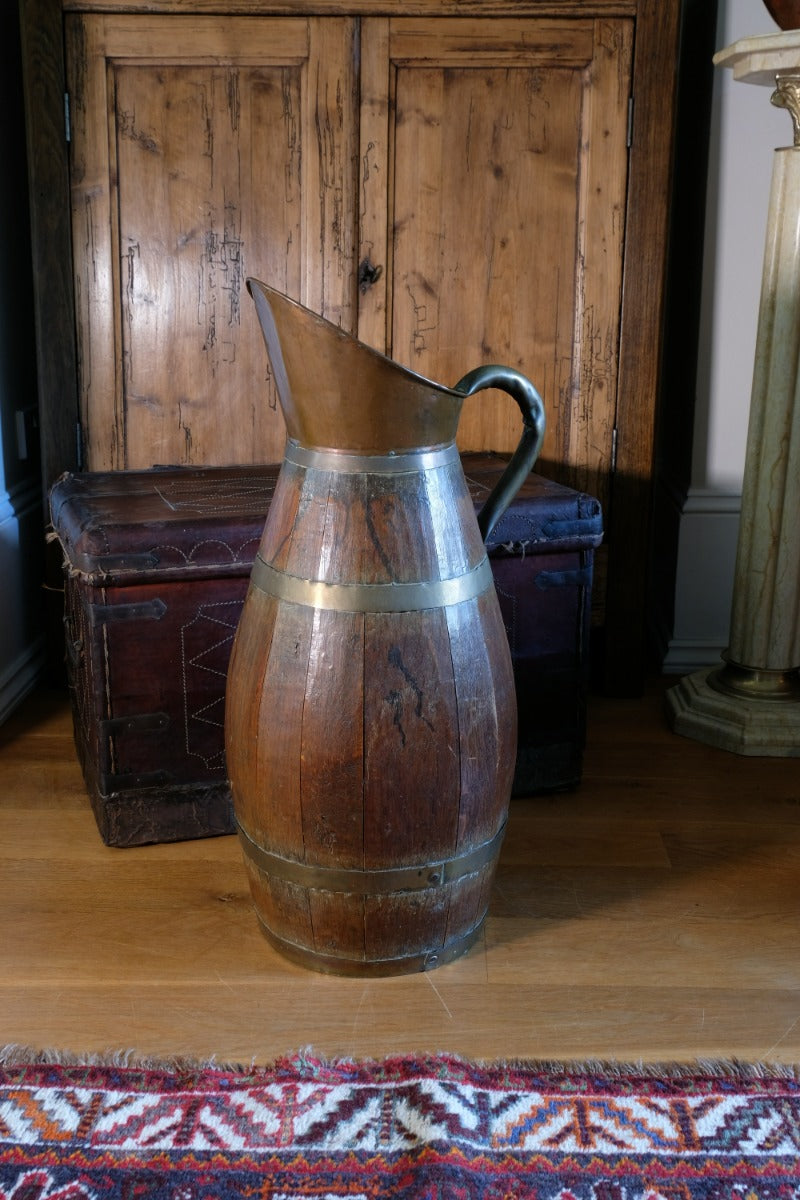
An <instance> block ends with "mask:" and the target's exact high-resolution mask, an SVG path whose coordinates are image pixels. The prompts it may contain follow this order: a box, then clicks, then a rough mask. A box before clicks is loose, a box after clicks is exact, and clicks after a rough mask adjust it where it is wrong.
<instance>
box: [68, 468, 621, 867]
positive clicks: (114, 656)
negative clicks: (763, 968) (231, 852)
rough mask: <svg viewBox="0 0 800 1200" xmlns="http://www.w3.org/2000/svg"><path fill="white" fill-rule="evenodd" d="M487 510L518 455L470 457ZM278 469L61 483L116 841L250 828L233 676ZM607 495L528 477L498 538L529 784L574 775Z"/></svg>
mask: <svg viewBox="0 0 800 1200" xmlns="http://www.w3.org/2000/svg"><path fill="white" fill-rule="evenodd" d="M462 461H463V463H464V469H465V473H466V476H467V480H468V483H469V486H470V491H471V493H472V495H473V498H474V501H475V505H476V508H479V507H480V505H481V504H482V502H483V500H484V499H485V498H486V496H487V495H488V493H489V491H490V489H491V487H492V486H493V484H494V483H495V482H496V480H497V478H498V477H499V475H500V473H501V471H502V469H503V467H504V466H505V459H504V458H502V457H501V456H499V455H492V454H465V455H463V456H462ZM277 472H278V467H277V466H265V467H205V468H196V467H167V468H153V469H152V470H149V471H122V472H92V473H82V474H71V473H68V474H66V475H64V476H62V477H61V478H60V479H59V480H58V481H57V482H56V483H55V484H54V485H53V488H52V489H51V493H50V512H51V520H52V525H53V528H54V530H55V533H56V535H57V537H58V539H59V541H60V543H61V547H62V551H63V555H64V573H65V617H64V620H65V642H66V661H67V670H68V679H69V686H70V692H71V702H72V714H73V725H74V732H75V744H76V747H77V751H78V756H79V758H80V762H81V766H82V769H83V774H84V778H85V781H86V786H87V790H88V793H89V796H90V799H91V803H92V807H93V810H94V814H95V818H96V820H97V825H98V829H99V831H100V834H101V836H102V838H103V840H104V841H105V842H106V843H107V844H108V845H111V846H135V845H142V844H145V843H148V842H164V841H177V840H182V839H186V838H197V837H207V836H212V835H216V834H226V833H231V832H233V830H234V824H233V813H232V806H231V800H230V792H229V789H228V784H227V776H226V769H225V754H224V705H225V681H226V672H227V666H228V659H229V656H230V651H231V645H232V642H233V636H234V633H235V630H236V625H237V622H238V618H239V613H240V611H241V607H242V604H243V602H244V596H245V592H246V590H247V586H248V580H249V575H250V569H251V566H252V563H253V559H254V557H255V553H256V550H257V549H258V544H259V541H260V538H261V532H262V529H263V526H264V521H265V518H266V513H267V510H268V506H269V502H270V499H271V496H272V492H273V489H274V485H275V479H276V478H277ZM601 539H602V516H601V512H600V505H599V503H598V501H597V500H595V499H593V498H592V497H590V496H586V495H584V494H582V493H579V492H575V491H573V490H571V489H569V488H566V487H563V486H561V485H559V484H555V483H552V482H550V481H548V480H546V479H544V478H542V477H541V476H538V475H531V476H530V477H529V478H528V480H526V482H525V484H524V485H523V487H522V489H521V491H520V493H519V494H518V496H517V498H516V499H515V501H514V503H513V504H512V505H511V507H510V508H509V509H508V511H507V512H506V514H505V515H504V516H503V518H502V519H501V520H500V522H499V523H498V525H497V526H496V528H495V530H494V532H493V533H492V535H491V538H490V540H489V543H488V549H489V555H490V560H491V564H492V570H493V573H494V578H495V584H496V587H497V591H498V596H499V599H500V606H501V610H502V612H503V616H504V620H505V624H506V629H507V631H508V636H509V644H510V647H511V653H512V661H513V664H514V677H515V684H516V690H517V703H518V708H519V749H518V757H517V764H516V773H515V781H514V792H515V794H517V795H521V794H531V793H536V792H542V791H552V790H559V789H564V788H569V787H573V786H575V784H577V783H578V782H579V780H580V775H581V764H582V756H583V747H584V742H585V733H586V725H585V722H586V715H585V701H586V689H587V672H588V635H589V610H590V597H591V587H592V571H593V552H594V549H595V547H596V546H597V545H598V544H599V543H600V541H601Z"/></svg>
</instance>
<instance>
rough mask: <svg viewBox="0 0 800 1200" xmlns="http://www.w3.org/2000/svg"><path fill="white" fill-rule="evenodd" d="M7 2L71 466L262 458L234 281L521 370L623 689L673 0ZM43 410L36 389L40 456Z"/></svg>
mask: <svg viewBox="0 0 800 1200" xmlns="http://www.w3.org/2000/svg"><path fill="white" fill-rule="evenodd" d="M23 7H25V6H23ZM27 7H28V10H29V11H28V16H27V20H26V22H25V25H26V31H25V38H24V42H25V46H24V49H25V53H26V56H27V58H28V59H29V61H30V62H33V61H34V60H35V58H36V56H37V53H41V52H42V46H43V45H44V39H45V37H46V29H47V28H48V25H47V21H49V28H50V29H51V31H53V30H54V29H55V25H56V20H58V21H59V22H61V24H62V26H63V33H64V46H65V55H64V70H65V90H66V92H67V93H68V95H69V105H70V120H71V141H70V144H69V166H68V178H69V201H68V206H67V207H68V215H67V216H66V221H65V215H64V213H63V202H64V201H65V200H66V196H65V195H64V190H63V177H62V178H61V181H60V184H59V186H60V187H61V188H62V192H61V202H62V212H61V214H60V218H59V219H60V221H61V228H62V229H64V228H67V229H68V230H69V231H70V233H71V252H70V254H69V260H70V269H71V274H72V277H73V281H74V290H73V294H72V296H71V297H70V298H69V304H71V305H72V307H73V312H74V324H75V331H76V337H75V343H74V345H75V350H74V357H73V359H72V360H71V359H70V350H69V347H68V346H66V345H64V346H63V347H62V351H61V353H62V357H63V361H64V364H65V368H66V369H67V370H70V371H71V374H72V376H73V378H74V384H73V385H72V394H74V397H75V399H74V404H75V406H76V408H77V410H78V413H79V418H80V425H81V439H82V448H83V465H84V466H86V467H88V468H92V469H98V468H106V467H113V468H124V467H141V466H148V465H150V464H153V463H167V462H169V463H203V462H204V463H222V462H231V461H240V462H247V461H254V460H255V461H268V460H274V459H278V458H280V457H281V454H282V448H283V437H284V432H283V424H282V418H281V416H280V412H279V410H278V407H277V405H276V402H275V396H274V392H273V389H272V387H271V381H270V379H269V367H268V364H267V361H266V356H265V352H264V349H263V344H262V342H261V337H260V333H259V331H258V327H257V322H256V320H255V314H254V312H253V311H252V308H251V305H250V301H249V298H248V297H247V295H246V292H244V290H243V284H244V279H245V278H246V277H247V276H248V275H255V276H257V277H259V278H262V279H264V280H265V281H266V282H268V283H271V284H272V285H273V286H276V287H278V288H280V289H281V290H283V291H285V292H287V293H288V294H289V295H292V296H294V297H295V298H297V299H300V300H301V301H303V303H305V304H307V305H308V306H309V307H311V308H314V309H316V310H317V311H319V312H321V313H323V314H324V315H325V316H327V317H328V318H329V319H331V320H333V321H336V322H338V323H340V324H341V325H342V326H343V327H345V328H346V329H348V330H350V331H352V332H354V333H357V334H358V335H359V336H360V337H361V338H362V339H363V340H365V341H367V342H369V343H370V344H372V345H374V346H376V347H377V348H379V349H381V350H383V351H384V352H386V353H388V354H390V355H391V356H392V357H394V358H396V359H397V360H398V361H400V362H403V363H405V364H407V365H408V366H410V367H412V368H413V369H414V370H416V371H419V372H421V373H422V374H425V375H428V376H429V377H431V378H434V379H436V380H439V381H441V382H444V383H454V382H455V381H456V380H457V379H458V378H459V377H460V376H461V375H462V374H464V373H465V372H466V371H467V370H469V369H471V368H472V367H474V366H477V365H480V364H482V363H487V362H499V363H504V364H507V365H510V366H514V367H516V368H518V369H519V370H521V371H523V372H525V373H526V374H528V375H529V376H530V377H531V378H532V379H533V380H534V382H535V383H536V384H537V386H538V387H539V390H540V391H541V392H542V395H543V398H544V401H545V405H546V408H547V412H548V432H547V438H546V442H545V446H544V450H543V454H542V458H541V460H540V467H539V469H540V470H541V471H542V472H543V473H546V474H548V475H550V476H552V477H554V478H557V479H559V480H561V481H563V482H566V483H568V484H571V485H572V486H575V487H580V488H583V489H585V490H588V491H590V492H591V493H593V494H594V495H597V496H598V497H599V498H600V499H601V501H602V503H603V508H604V512H605V517H606V528H607V549H606V551H605V552H604V554H603V555H601V556H599V561H600V564H601V565H602V564H603V563H604V562H605V561H606V558H607V559H608V582H607V584H606V580H605V571H603V570H601V571H600V572H599V573H598V581H597V585H596V595H597V600H598V618H597V623H598V625H599V626H601V627H602V629H603V630H604V631H605V648H604V649H602V650H601V651H600V654H601V655H603V656H605V658H606V659H607V667H606V669H605V672H604V674H605V677H606V683H607V685H608V686H609V687H610V688H611V689H613V690H621V691H626V690H631V688H635V686H636V684H637V681H638V680H639V679H640V677H641V670H642V661H643V631H644V611H643V606H644V596H645V589H644V576H645V571H646V562H647V533H648V528H649V526H648V509H649V497H650V480H651V478H652V469H653V462H652V460H653V441H654V426H655V413H656V398H657V381H658V370H659V353H660V342H661V321H662V307H663V273H664V258H665V250H666V228H667V209H668V189H669V180H670V145H671V143H670V135H671V121H672V111H673V100H674V96H673V93H674V75H675V71H676V66H677V48H678V8H679V3H678V0H669V2H666V3H665V2H664V0H662V2H661V3H660V4H657V3H655V0H622V2H620V3H612V2H611V0H597V2H596V3H590V4H587V3H585V0H584V2H580V3H579V2H578V0H571V2H566V0H561V2H559V0H554V2H552V3H545V2H544V0H538V2H537V0H529V2H522V3H515V4H510V3H498V2H496V0H495V2H493V0H484V2H483V3H479V2H478V0H471V2H469V3H464V4H461V5H459V11H458V15H452V13H453V6H451V5H445V4H442V3H433V2H432V0H430V2H424V0H422V2H418V3H415V4H400V3H398V2H397V0H384V3H382V4H380V3H367V2H366V0H353V2H352V3H350V4H345V3H334V2H333V0H318V2H317V3H314V4H311V3H302V2H297V3H272V4H265V3H258V2H256V0H250V2H248V0H238V2H236V3H232V4H228V5H225V6H223V7H224V8H225V9H226V10H227V11H226V13H225V14H224V15H220V14H219V13H218V12H215V11H214V9H215V8H218V7H219V6H217V5H213V6H212V5H211V3H210V2H205V0H196V2H195V3H192V5H191V8H192V13H191V14H188V13H187V11H186V10H187V8H188V7H189V6H188V5H187V4H185V3H183V4H178V3H176V2H175V0H148V3H147V4H144V3H137V2H136V0H133V2H128V3H124V2H118V0H103V2H102V3H100V2H99V0H97V2H95V0H85V2H83V3H81V2H76V0H67V2H66V3H64V5H63V10H62V9H61V8H60V6H59V5H58V4H57V3H56V0H28V4H27ZM57 10H58V11H57ZM445 13H446V14H448V15H443V14H445ZM45 17H46V18H47V20H45ZM43 31H44V32H43ZM49 56H50V59H51V61H53V62H57V57H58V56H57V49H56V35H55V33H53V35H52V46H51V47H50V50H49ZM30 78H31V79H32V78H33V76H32V75H31V76H30ZM30 86H31V88H33V84H31V85H30ZM29 90H30V89H29ZM632 113H633V120H632V119H631V117H632ZM35 125H36V121H33V122H32V130H31V137H32V139H33V144H35V141H36V137H37V131H36V128H35ZM45 134H46V135H47V136H51V131H50V130H46V131H45V130H40V134H39V136H43V135H45ZM631 135H632V138H633V140H632V143H631ZM62 157H63V154H62ZM32 162H33V175H32V178H33V179H34V184H35V181H36V177H37V175H38V176H39V177H43V176H44V175H46V174H47V168H42V166H40V165H37V162H36V160H35V157H33V158H32ZM49 170H50V171H51V173H52V172H53V171H54V170H55V168H54V167H53V166H52V165H51V166H50V168H49ZM52 200H53V198H52V197H51V198H50V201H51V209H52V207H54V205H53V203H52ZM56 223H58V221H56ZM48 246H49V247H50V252H51V253H52V252H53V246H54V240H53V238H52V237H51V235H50V233H49V231H45V233H44V236H43V237H41V238H40V239H39V242H38V247H39V251H38V252H39V253H41V254H44V253H46V252H47V247H48ZM63 258H64V254H63V250H62V253H61V261H62V264H63ZM62 269H63V267H62ZM47 304H48V301H47V298H46V297H45V295H44V294H42V296H41V298H40V310H41V312H42V320H43V321H44V320H45V319H46V317H45V315H44V314H45V310H46V309H47ZM68 307H69V306H68V305H66V304H65V305H64V306H62V308H63V311H62V318H64V320H65V324H66V318H67V316H68ZM68 334H69V327H68V325H67V326H66V328H64V329H63V330H62V331H61V336H62V337H66V336H68ZM63 382H64V381H63V374H62V379H61V384H62V387H63ZM55 403H56V400H55V397H54V395H53V392H52V388H51V387H50V385H49V384H48V383H47V381H45V383H44V387H43V390H42V395H41V404H42V407H43V410H44V412H45V416H44V417H43V425H44V428H45V439H46V441H47V437H48V431H51V432H53V434H54V436H53V437H52V438H51V439H50V443H49V452H46V454H45V458H46V461H47V463H48V464H49V466H50V468H51V469H52V468H57V469H61V468H63V467H66V466H70V465H73V461H72V460H73V458H74V450H73V445H74V443H71V442H69V443H68V441H67V438H66V431H67V430H68V427H69V426H68V421H66V420H65V419H64V418H63V416H59V417H58V418H55V417H54V416H53V417H52V418H51V419H50V420H49V421H48V417H47V415H46V414H47V410H48V408H49V409H52V408H53V406H54V404H55ZM58 403H59V404H63V397H59V400H58ZM76 416H77V414H76ZM518 435H519V417H518V414H517V413H516V411H515V409H514V406H512V405H511V404H510V403H509V402H508V400H507V398H505V397H502V396H500V395H499V394H496V393H482V394H480V395H479V396H476V397H473V398H471V399H470V400H469V401H467V402H466V404H465V407H464V414H463V417H462V421H461V425H460V430H459V442H460V445H461V446H462V448H463V449H487V448H488V449H497V450H509V449H512V448H513V446H514V445H515V444H516V440H517V438H518ZM53 473H55V471H53Z"/></svg>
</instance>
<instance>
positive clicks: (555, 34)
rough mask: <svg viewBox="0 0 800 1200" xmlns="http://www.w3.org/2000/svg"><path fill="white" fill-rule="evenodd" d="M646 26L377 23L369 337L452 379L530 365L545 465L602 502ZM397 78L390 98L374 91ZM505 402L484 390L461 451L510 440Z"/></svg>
mask: <svg viewBox="0 0 800 1200" xmlns="http://www.w3.org/2000/svg"><path fill="white" fill-rule="evenodd" d="M632 34H633V27H632V22H630V21H627V20H618V21H606V20H603V21H599V20H574V21H561V22H555V21H544V20H542V21H537V20H505V21H504V20H499V19H498V20H489V21H479V20H476V21H460V20H459V21H453V20H446V19H443V20H429V21H420V20H415V19H393V20H389V21H377V20H376V21H374V22H373V21H369V20H367V21H365V22H364V27H363V32H362V44H363V47H364V55H363V64H364V70H365V72H367V71H371V72H372V73H373V76H374V77H373V78H371V79H370V78H368V79H366V80H365V84H364V94H365V96H366V97H367V102H368V107H367V110H366V113H365V114H363V113H362V122H363V124H362V142H361V156H362V194H363V197H364V199H363V203H364V213H363V214H362V229H361V236H362V245H361V253H362V258H364V257H367V256H369V258H370V261H371V262H373V264H374V265H381V266H382V267H383V274H382V276H381V279H380V280H379V286H377V287H375V288H370V289H369V290H368V291H367V292H366V293H365V294H364V295H363V296H362V298H361V302H360V326H359V328H360V330H361V333H362V336H364V337H366V338H368V339H369V340H371V341H372V342H373V344H375V345H378V346H379V347H381V348H385V349H386V350H387V351H388V352H389V353H390V354H391V355H392V356H393V357H394V358H396V359H398V360H399V361H401V362H403V363H405V364H406V365H408V366H410V367H412V368H413V369H414V370H417V371H420V372H421V373H422V374H425V375H428V376H430V377H432V378H434V379H437V380H441V381H443V382H447V383H455V382H456V380H457V379H458V378H459V377H460V375H461V374H463V373H464V372H465V371H467V370H468V369H470V368H471V367H473V366H476V365H478V364H480V363H486V362H500V363H504V364H508V365H510V366H514V367H517V368H518V369H519V370H521V371H523V372H525V373H526V374H528V375H530V377H531V378H532V379H533V380H534V381H535V382H536V384H537V386H538V387H539V389H540V391H541V392H542V395H543V398H544V400H545V405H546V408H547V412H548V433H547V438H546V442H545V447H544V451H543V460H545V461H546V462H547V464H548V470H549V471H550V473H551V474H553V475H556V476H557V477H558V478H560V479H562V480H563V481H564V482H566V483H569V484H571V485H573V486H577V487H581V488H585V489H586V490H588V491H590V492H592V493H593V494H595V495H598V496H599V497H600V498H601V500H603V501H604V503H606V502H607V500H608V495H609V476H610V470H611V453H612V439H613V429H614V423H615V406H616V361H617V351H618V343H619V313H620V297H621V288H622V247H623V239H624V232H625V230H624V225H625V194H626V176H627V125H628V99H629V95H630V75H631V54H632V40H633V38H632ZM387 87H388V101H389V102H388V104H384V106H383V109H382V110H381V108H380V105H379V103H378V100H377V98H379V97H380V95H381V89H382V88H387ZM519 430H520V424H519V417H518V415H517V414H516V412H515V410H514V408H513V406H512V405H510V404H509V403H508V401H507V400H505V399H497V400H495V401H493V400H492V398H491V395H489V398H487V394H486V393H483V394H480V395H478V396H476V397H473V398H471V399H470V400H468V401H467V402H466V404H465V407H464V414H463V417H462V421H461V426H460V436H459V440H460V443H461V445H462V448H464V449H480V448H492V449H497V450H510V449H513V448H514V446H515V445H516V442H517V440H518V438H519Z"/></svg>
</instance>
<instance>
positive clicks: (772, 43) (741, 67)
mask: <svg viewBox="0 0 800 1200" xmlns="http://www.w3.org/2000/svg"><path fill="white" fill-rule="evenodd" d="M714 65H715V66H717V67H730V69H731V70H732V71H733V78H734V79H736V80H738V81H739V82H740V83H757V84H761V86H762V87H771V88H774V87H775V83H776V80H777V77H778V76H779V75H800V29H790V30H786V31H784V32H782V33H766V34H763V35H761V36H760V37H748V38H740V39H739V41H738V42H734V43H733V45H732V46H727V47H726V48H725V49H724V50H718V51H717V53H716V54H715V55H714Z"/></svg>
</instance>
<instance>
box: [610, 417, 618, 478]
mask: <svg viewBox="0 0 800 1200" xmlns="http://www.w3.org/2000/svg"><path fill="white" fill-rule="evenodd" d="M616 469H617V427H616V425H615V426H614V428H613V429H612V430H611V474H612V475H613V474H614V472H615V471H616Z"/></svg>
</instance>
